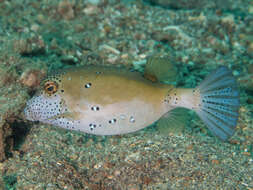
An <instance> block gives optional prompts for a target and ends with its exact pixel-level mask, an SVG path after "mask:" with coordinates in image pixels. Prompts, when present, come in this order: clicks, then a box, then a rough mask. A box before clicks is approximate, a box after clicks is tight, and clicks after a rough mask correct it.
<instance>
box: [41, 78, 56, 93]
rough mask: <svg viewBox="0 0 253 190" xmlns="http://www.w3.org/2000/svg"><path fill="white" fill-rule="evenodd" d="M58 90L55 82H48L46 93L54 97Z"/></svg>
mask: <svg viewBox="0 0 253 190" xmlns="http://www.w3.org/2000/svg"><path fill="white" fill-rule="evenodd" d="M57 90H58V84H57V83H56V82H54V81H47V82H46V83H45V84H44V91H45V92H46V93H47V94H48V95H52V94H54V93H56V92H57Z"/></svg>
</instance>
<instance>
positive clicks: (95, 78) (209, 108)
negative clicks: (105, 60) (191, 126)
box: [24, 65, 240, 141]
mask: <svg viewBox="0 0 253 190" xmlns="http://www.w3.org/2000/svg"><path fill="white" fill-rule="evenodd" d="M178 107H181V108H187V109H190V110H194V111H195V112H196V113H197V115H198V116H199V117H200V118H201V119H202V121H203V122H204V123H205V124H206V126H207V127H208V129H209V130H210V131H211V133H213V135H215V136H217V137H218V138H219V139H221V140H222V141H227V140H228V139H229V138H230V137H231V136H232V135H233V134H234V133H235V129H236V125H237V121H238V116H239V113H238V112H239V107H240V102H239V90H238V86H237V82H236V79H235V77H234V76H233V74H232V71H231V70H230V69H229V68H228V67H226V66H221V67H219V68H217V69H216V70H214V71H213V72H211V73H210V74H209V75H208V76H207V77H206V78H205V79H204V80H203V81H202V82H201V83H200V84H199V85H198V86H197V87H196V88H178V87H175V86H173V85H171V84H164V83H161V82H154V81H152V80H148V79H147V78H145V77H143V76H142V74H141V73H140V72H136V71H134V72H133V71H130V70H128V69H122V68H115V67H105V66H92V65H90V66H83V67H76V68H71V69H67V70H64V71H62V72H59V73H55V74H53V75H50V76H48V77H47V78H46V79H45V80H43V81H42V82H41V87H40V90H38V92H37V93H36V94H35V95H34V96H33V97H32V98H31V99H30V100H28V101H27V104H26V107H25V109H24V115H25V118H26V119H27V120H29V121H39V122H42V123H45V124H50V125H54V126H58V127H62V128H65V129H70V130H77V131H81V132H84V133H89V134H94V135H121V134H127V133H131V132H135V131H138V130H141V129H143V128H145V127H147V126H150V125H151V124H153V123H154V122H156V121H157V120H159V118H161V117H163V116H165V115H168V113H170V112H171V111H172V110H174V109H175V108H178Z"/></svg>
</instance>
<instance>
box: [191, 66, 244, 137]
mask: <svg viewBox="0 0 253 190" xmlns="http://www.w3.org/2000/svg"><path fill="white" fill-rule="evenodd" d="M197 90H198V91H199V92H200V97H201V99H200V106H199V108H198V109H197V110H196V112H197V114H198V115H199V117H200V118H201V119H202V120H203V121H204V123H205V124H206V125H207V126H208V128H209V129H210V131H211V132H212V133H213V134H214V135H216V136H217V137H219V138H220V139H221V140H223V141H226V140H227V139H228V138H229V137H231V136H232V135H233V134H234V132H235V127H236V124H237V120H238V115H239V114H238V110H239V106H240V103H239V90H238V88H237V84H236V80H235V78H234V77H233V75H232V72H231V71H230V70H229V69H228V68H227V67H224V66H222V67H220V68H218V69H217V70H215V71H214V72H212V73H211V74H210V75H209V76H208V77H207V78H206V79H205V80H204V81H203V82H202V83H201V84H200V85H199V86H198V87H197Z"/></svg>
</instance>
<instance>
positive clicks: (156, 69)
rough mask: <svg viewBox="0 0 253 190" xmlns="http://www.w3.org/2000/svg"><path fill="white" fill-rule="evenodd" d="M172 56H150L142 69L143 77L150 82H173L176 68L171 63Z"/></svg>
mask: <svg viewBox="0 0 253 190" xmlns="http://www.w3.org/2000/svg"><path fill="white" fill-rule="evenodd" d="M172 62H173V58H172V57H168V56H167V57H161V56H150V57H148V59H147V63H146V66H145V70H144V77H145V78H147V79H148V80H151V81H152V82H157V81H159V82H168V83H174V82H176V79H177V69H176V67H175V66H174V65H173V64H172Z"/></svg>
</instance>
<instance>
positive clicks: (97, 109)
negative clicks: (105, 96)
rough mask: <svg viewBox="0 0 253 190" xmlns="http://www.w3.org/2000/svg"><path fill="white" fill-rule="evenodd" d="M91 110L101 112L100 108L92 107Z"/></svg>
mask: <svg viewBox="0 0 253 190" xmlns="http://www.w3.org/2000/svg"><path fill="white" fill-rule="evenodd" d="M91 110H92V111H99V107H98V106H92V107H91Z"/></svg>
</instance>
